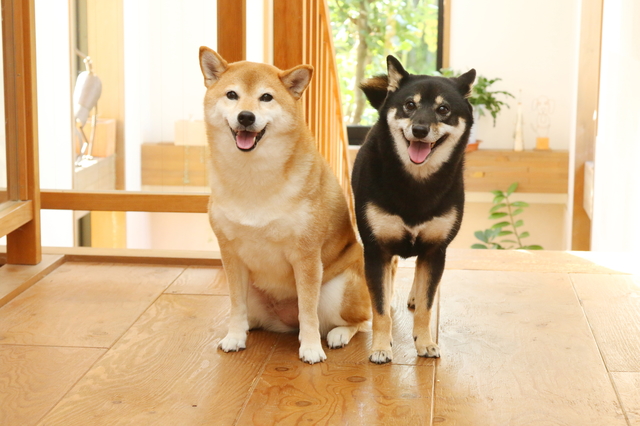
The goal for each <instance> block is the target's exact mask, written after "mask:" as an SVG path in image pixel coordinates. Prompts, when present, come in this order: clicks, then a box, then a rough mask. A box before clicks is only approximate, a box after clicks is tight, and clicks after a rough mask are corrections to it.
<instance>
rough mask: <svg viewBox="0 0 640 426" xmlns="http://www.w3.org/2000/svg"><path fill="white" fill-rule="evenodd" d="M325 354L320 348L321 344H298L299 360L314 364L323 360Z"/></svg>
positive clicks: (325, 357) (325, 356)
mask: <svg viewBox="0 0 640 426" xmlns="http://www.w3.org/2000/svg"><path fill="white" fill-rule="evenodd" d="M326 359H327V355H325V353H324V351H323V350H322V345H317V346H316V345H313V346H311V345H301V346H300V360H302V361H304V362H306V363H307V364H315V363H318V362H322V361H325V360H326Z"/></svg>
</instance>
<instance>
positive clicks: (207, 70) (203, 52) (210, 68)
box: [200, 46, 229, 87]
mask: <svg viewBox="0 0 640 426" xmlns="http://www.w3.org/2000/svg"><path fill="white" fill-rule="evenodd" d="M227 68H229V64H228V63H227V61H225V60H224V59H222V56H220V55H218V54H217V53H216V52H215V51H213V50H212V49H209V48H208V47H206V46H200V69H201V70H202V75H203V76H204V85H205V86H207V87H211V86H212V85H213V84H214V83H215V82H216V81H218V80H219V79H220V76H221V75H222V73H223V72H225V71H226V70H227Z"/></svg>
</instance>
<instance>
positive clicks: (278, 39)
mask: <svg viewBox="0 0 640 426" xmlns="http://www.w3.org/2000/svg"><path fill="white" fill-rule="evenodd" d="M273 46H274V49H273V64H274V65H275V66H276V67H278V68H280V69H283V70H286V69H289V68H293V67H295V66H297V65H300V64H303V63H305V62H304V4H303V2H302V1H299V0H296V1H292V0H274V1H273ZM317 72H318V70H317V69H316V73H317ZM315 78H317V74H316V75H315V76H314V79H315Z"/></svg>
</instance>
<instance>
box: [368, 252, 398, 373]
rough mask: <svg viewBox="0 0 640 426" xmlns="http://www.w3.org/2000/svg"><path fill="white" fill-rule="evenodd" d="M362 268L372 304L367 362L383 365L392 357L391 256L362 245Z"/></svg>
mask: <svg viewBox="0 0 640 426" xmlns="http://www.w3.org/2000/svg"><path fill="white" fill-rule="evenodd" d="M365 271H366V277H367V285H368V286H369V293H370V294H371V302H372V304H373V327H372V328H373V339H372V343H371V354H370V356H369V361H371V362H374V363H376V364H384V363H387V362H390V361H392V360H393V351H392V349H391V347H392V346H393V337H392V335H391V327H392V321H391V299H392V296H393V279H394V273H395V267H394V263H393V261H392V258H391V256H387V255H385V254H383V253H382V252H381V250H380V249H378V248H373V250H367V248H366V247H365Z"/></svg>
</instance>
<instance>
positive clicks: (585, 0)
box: [571, 0, 603, 250]
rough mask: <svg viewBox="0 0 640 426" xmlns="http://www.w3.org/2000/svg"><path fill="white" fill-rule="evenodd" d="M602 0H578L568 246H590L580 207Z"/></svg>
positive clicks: (591, 134) (590, 153) (590, 146)
mask: <svg viewBox="0 0 640 426" xmlns="http://www.w3.org/2000/svg"><path fill="white" fill-rule="evenodd" d="M602 7H603V0H582V23H581V30H580V57H579V60H578V61H579V67H578V69H579V70H580V71H579V73H578V101H577V105H578V108H577V112H576V114H577V117H576V118H577V120H576V141H575V157H574V163H573V168H574V170H573V178H574V185H573V218H572V221H571V227H572V234H571V249H572V250H589V249H590V248H591V220H590V219H589V216H588V215H587V212H586V211H585V210H584V207H583V206H584V169H585V162H587V161H593V160H594V157H595V146H596V132H597V118H596V116H595V114H594V113H595V112H596V110H597V109H598V94H599V91H600V45H601V39H602Z"/></svg>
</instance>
